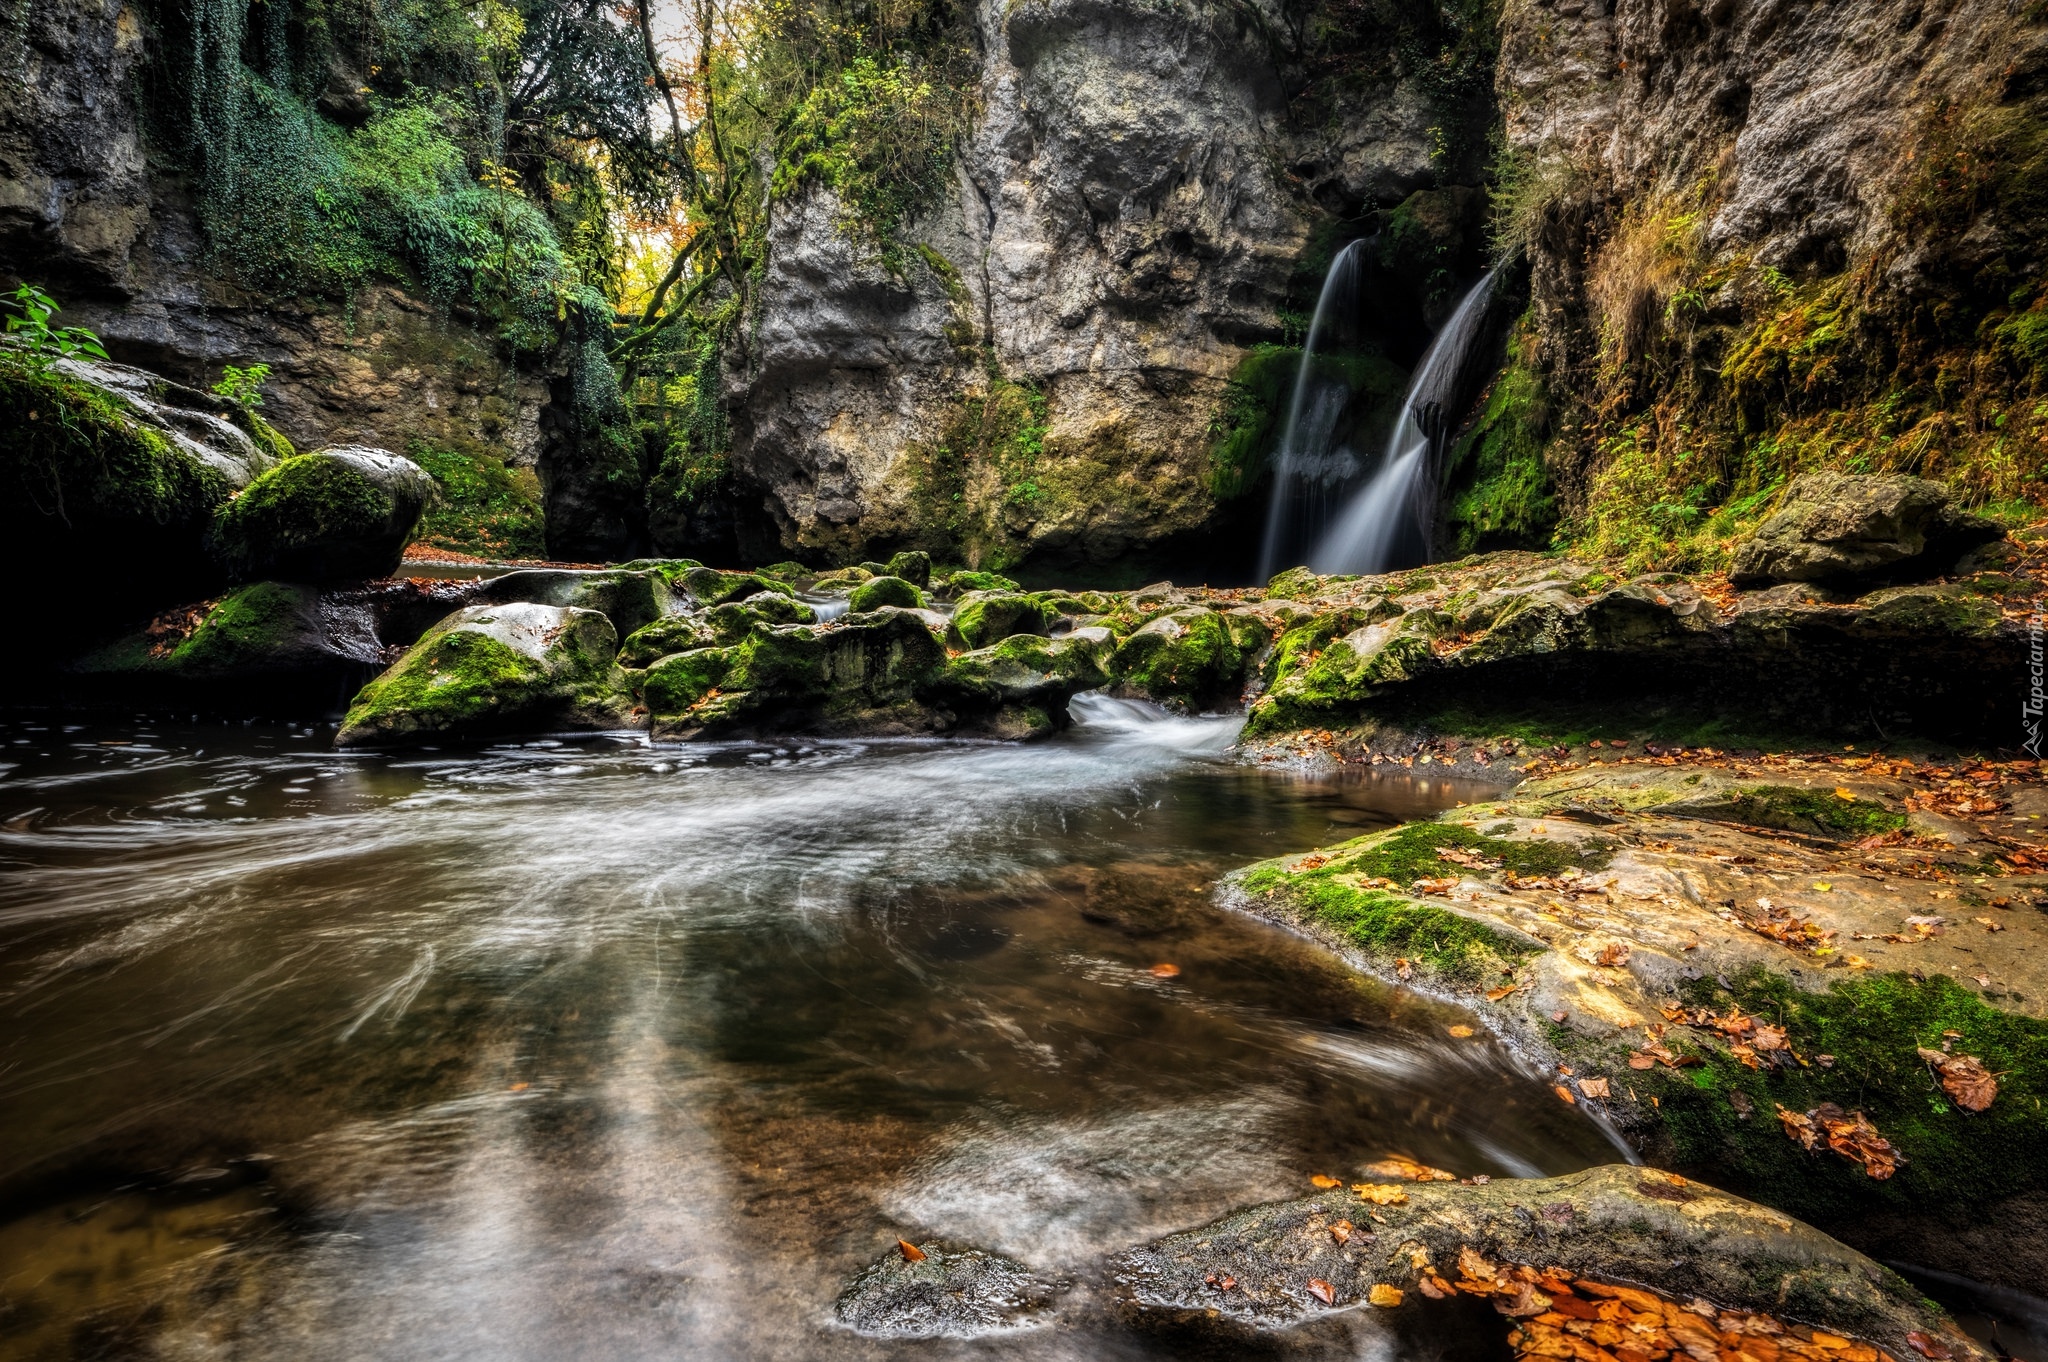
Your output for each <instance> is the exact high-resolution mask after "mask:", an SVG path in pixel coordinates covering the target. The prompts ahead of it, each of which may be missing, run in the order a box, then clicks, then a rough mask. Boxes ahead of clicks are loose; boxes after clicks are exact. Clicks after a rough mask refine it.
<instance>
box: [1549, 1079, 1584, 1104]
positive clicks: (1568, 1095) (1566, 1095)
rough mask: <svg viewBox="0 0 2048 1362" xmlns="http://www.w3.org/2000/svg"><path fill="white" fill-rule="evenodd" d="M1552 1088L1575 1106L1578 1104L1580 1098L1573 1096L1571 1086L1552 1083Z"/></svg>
mask: <svg viewBox="0 0 2048 1362" xmlns="http://www.w3.org/2000/svg"><path fill="white" fill-rule="evenodd" d="M1550 1090H1551V1091H1552V1092H1554V1093H1556V1094H1557V1095H1558V1096H1559V1097H1562V1098H1563V1099H1564V1100H1565V1101H1567V1102H1569V1103H1571V1104H1572V1105H1573V1106H1577V1105H1578V1102H1579V1099H1578V1098H1576V1097H1574V1096H1572V1092H1571V1089H1570V1088H1567V1087H1564V1086H1563V1085H1562V1084H1557V1083H1553V1084H1551V1085H1550Z"/></svg>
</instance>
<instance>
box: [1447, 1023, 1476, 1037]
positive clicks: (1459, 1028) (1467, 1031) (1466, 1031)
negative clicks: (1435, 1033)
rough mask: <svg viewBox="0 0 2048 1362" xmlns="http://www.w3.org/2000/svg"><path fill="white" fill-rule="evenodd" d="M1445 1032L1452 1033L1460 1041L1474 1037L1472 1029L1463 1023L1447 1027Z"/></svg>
mask: <svg viewBox="0 0 2048 1362" xmlns="http://www.w3.org/2000/svg"><path fill="white" fill-rule="evenodd" d="M1444 1030H1446V1031H1448V1032H1450V1033H1451V1035H1452V1036H1454V1037H1456V1038H1457V1039H1459V1040H1466V1039H1468V1038H1469V1037H1470V1036H1471V1035H1472V1028H1471V1027H1469V1026H1467V1025H1465V1024H1464V1023H1463V1022H1460V1023H1458V1024H1457V1025H1456V1026H1446V1027H1445V1028H1444Z"/></svg>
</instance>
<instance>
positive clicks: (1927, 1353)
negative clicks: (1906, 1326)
mask: <svg viewBox="0 0 2048 1362" xmlns="http://www.w3.org/2000/svg"><path fill="white" fill-rule="evenodd" d="M1906 1342H1907V1343H1908V1344H1910V1345H1912V1349H1913V1351H1914V1352H1916V1353H1918V1354H1920V1355H1921V1356H1922V1357H1925V1358H1931V1359H1932V1362H1949V1359H1950V1358H1952V1357H1954V1356H1955V1354H1954V1353H1952V1352H1950V1351H1949V1349H1948V1345H1947V1344H1945V1343H1943V1342H1942V1341H1941V1340H1940V1339H1938V1338H1932V1337H1929V1336H1928V1335H1926V1334H1923V1333H1921V1332H1920V1331H1919V1330H1918V1329H1915V1330H1913V1332H1911V1333H1909V1334H1907V1335H1906Z"/></svg>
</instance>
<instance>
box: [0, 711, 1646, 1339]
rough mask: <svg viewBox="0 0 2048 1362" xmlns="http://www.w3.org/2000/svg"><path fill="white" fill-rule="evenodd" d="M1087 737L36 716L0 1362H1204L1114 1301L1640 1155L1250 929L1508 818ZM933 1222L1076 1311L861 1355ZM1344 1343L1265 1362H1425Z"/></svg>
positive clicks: (1208, 742) (18, 780) (1364, 1328)
mask: <svg viewBox="0 0 2048 1362" xmlns="http://www.w3.org/2000/svg"><path fill="white" fill-rule="evenodd" d="M1077 705H1078V706H1079V709H1078V710H1077V713H1078V714H1079V717H1080V718H1081V719H1082V720H1083V722H1081V723H1080V724H1079V725H1078V726H1077V727H1076V728H1075V729H1074V730H1073V731H1072V732H1070V733H1069V734H1067V735H1064V736H1062V737H1060V738H1058V739H1055V740H1052V741H1049V742H1044V743H1039V744H1034V745H1030V746H1005V745H997V744H978V743H965V742H947V743H850V742H849V743H820V742H798V743H790V744H783V745H732V746H714V747H666V746H651V745H649V744H648V743H647V742H646V741H645V740H644V739H642V738H640V737H638V736H636V735H616V736H602V737H595V738H585V739H578V740H564V741H561V742H541V743H530V744H524V745H518V746H504V747H499V748H493V749H489V750H485V751H481V752H455V751H447V752H431V751H429V752H421V753H414V754H410V755H405V756H377V755H349V756H340V755H337V754H335V753H333V752H331V751H329V750H328V747H327V743H328V740H329V738H330V737H331V732H330V731H329V730H328V729H326V728H304V727H291V728H287V727H281V726H273V727H264V726H260V725H242V724H233V725H218V724H215V725H205V724H195V725H192V726H186V727H181V726H176V725H170V724H161V723H149V722H144V721H136V722H134V723H130V724H126V725H93V726H81V725H77V724H69V723H65V722H62V721H61V720H60V719H57V718H51V717H47V716H35V715H19V714H17V715H15V716H12V717H11V718H10V719H8V720H7V721H6V722H4V723H0V742H4V744H5V745H4V747H0V1113H4V1116H0V1357H7V1358H16V1357H19V1358H83V1357H121V1358H127V1357H166V1358H207V1359H230V1358H233V1359H240V1358H265V1359H271V1358H277V1359H283V1358H293V1359H327V1358H335V1359H340V1358H349V1359H383V1358H392V1359H414V1358H436V1359H438V1358H448V1359H457V1358H461V1359H536V1360H539V1359H563V1358H590V1359H614V1358H616V1359H628V1358H657V1357H659V1358H672V1359H718V1358H765V1357H773V1358H810V1357H819V1358H868V1357H898V1356H914V1357H919V1358H925V1357H931V1358H947V1357H1006V1358H1007V1357H1018V1358H1040V1357H1048V1358H1049V1357H1074V1358H1106V1357H1124V1356H1130V1357H1141V1356H1188V1355H1192V1354H1191V1352H1190V1348H1191V1347H1192V1346H1193V1345H1191V1344H1189V1343H1188V1342H1187V1341H1186V1340H1185V1339H1177V1340H1162V1339H1160V1338H1158V1337H1153V1336H1149V1335H1146V1334H1145V1333H1144V1332H1143V1331H1142V1330H1134V1329H1131V1328H1128V1327H1122V1326H1119V1325H1117V1324H1116V1323H1115V1318H1116V1317H1115V1312H1114V1311H1113V1310H1105V1309H1092V1308H1089V1307H1087V1306H1086V1304H1085V1302H1087V1301H1088V1300H1090V1299H1093V1300H1096V1301H1098V1302H1099V1301H1101V1300H1103V1299H1106V1296H1105V1293H1104V1291H1103V1290H1102V1282H1101V1272H1100V1266H1099V1264H1100V1260H1101V1259H1102V1257H1103V1256H1104V1255H1105V1254H1107V1253H1110V1252H1112V1251H1114V1250H1116V1249H1118V1248H1120V1247H1123V1246H1126V1245H1129V1244H1133V1243H1136V1242H1139V1241H1141V1240H1143V1239H1146V1238H1149V1237H1152V1236H1154V1235H1157V1234H1160V1233H1162V1232H1165V1231H1168V1230H1172V1229H1178V1228H1182V1227H1185V1226H1188V1225H1192V1224H1198V1223H1201V1222H1202V1221H1203V1220H1205V1219H1207V1218H1209V1217H1212V1216H1214V1215H1217V1214H1219V1213H1221V1212H1223V1211H1226V1210H1228V1209H1230V1208H1232V1207H1235V1206H1238V1205H1242V1204H1246V1203H1250V1202H1254V1201H1258V1200H1263V1199H1270V1198H1274V1197H1280V1196H1287V1195H1299V1194H1302V1193H1304V1192H1306V1191H1307V1190H1308V1183H1307V1179H1308V1178H1309V1176H1310V1175H1312V1174H1316V1173H1328V1174H1332V1175H1335V1176H1339V1177H1344V1176H1347V1175H1351V1174H1354V1173H1355V1172H1356V1170H1357V1169H1358V1168H1359V1167H1360V1166H1361V1165H1362V1164H1364V1163H1366V1162H1369V1161H1371V1160H1373V1159H1375V1158H1379V1157H1383V1156H1386V1155H1390V1154H1399V1155H1404V1156H1407V1157H1411V1158H1416V1159H1420V1160H1422V1161H1424V1162H1426V1163H1430V1164H1434V1165H1437V1166H1440V1167H1444V1168H1448V1169H1451V1170H1453V1171H1455V1172H1457V1173H1459V1174H1461V1175H1472V1174H1479V1173H1486V1174H1492V1175H1506V1174H1522V1175H1534V1174H1539V1173H1560V1172H1566V1171H1570V1170H1573V1169H1576V1168H1581V1167H1585V1166H1588V1165H1591V1164H1594V1163H1600V1162H1607V1161H1610V1160H1612V1159H1613V1158H1615V1157H1616V1154H1615V1151H1614V1150H1613V1148H1612V1147H1611V1146H1610V1145H1609V1144H1608V1143H1607V1141H1606V1140H1605V1138H1604V1137H1603V1136H1602V1135H1601V1133H1600V1132H1599V1131H1598V1130H1597V1129H1595V1128H1594V1127H1593V1126H1592V1125H1591V1124H1589V1123H1588V1122H1587V1121H1585V1120H1584V1118H1582V1117H1580V1116H1578V1115H1577V1114H1575V1113H1574V1112H1573V1111H1572V1110H1571V1109H1569V1108H1566V1107H1565V1106H1563V1104H1561V1103H1559V1102H1558V1101H1557V1100H1556V1099H1555V1097H1553V1096H1552V1095H1551V1094H1550V1092H1549V1090H1548V1089H1547V1087H1546V1086H1544V1085H1543V1084H1542V1083H1541V1082H1539V1081H1538V1080H1537V1079H1536V1078H1534V1077H1533V1076H1530V1075H1527V1074H1525V1073H1523V1072H1522V1071H1521V1070H1520V1069H1519V1068H1518V1067H1517V1066H1516V1065H1515V1064H1514V1062H1513V1061H1512V1060H1511V1059H1510V1057H1509V1056H1507V1055H1506V1054H1505V1053H1503V1052H1502V1051H1501V1050H1499V1049H1497V1048H1496V1047H1495V1046H1494V1045H1493V1044H1492V1043H1491V1042H1490V1041H1488V1040H1487V1039H1486V1037H1485V1033H1484V1031H1483V1030H1482V1031H1481V1032H1480V1033H1479V1034H1478V1035H1477V1036H1476V1037H1473V1038H1469V1039H1459V1038H1456V1037H1454V1036H1452V1035H1451V1034H1450V1032H1449V1030H1448V1028H1449V1027H1451V1026H1453V1025H1457V1024H1459V1023H1460V1022H1461V1021H1463V1020H1469V1019H1466V1018H1463V1017H1462V1016H1461V1014H1459V1013H1458V1012H1456V1011H1455V1010H1453V1009H1451V1008H1448V1007H1446V1006H1444V1005H1441V1004H1438V1003H1435V1002H1432V1001H1429V1000H1427V999H1423V998H1420V997H1417V996H1415V995H1412V994H1408V993H1405V992H1403V991H1400V990H1397V989H1392V988H1388V987H1384V986H1381V985H1379V984H1376V983H1374V982H1371V981H1368V980H1363V979H1361V978H1359V977H1357V976H1356V975H1354V974H1352V973H1351V972H1350V971H1348V970H1346V969H1345V968H1343V967H1342V965H1341V964H1340V963H1338V962H1337V961H1336V960H1334V959H1333V958H1332V957H1331V956H1329V955H1328V954H1326V953H1325V952H1323V951H1322V950H1320V949H1319V948H1317V947H1315V946H1313V945H1311V944H1309V943H1307V942H1305V941H1303V940H1301V939H1300V938H1298V937H1295V936H1293V935H1290V934H1288V933H1286V932H1283V931H1281V930H1279V929H1277V928H1274V927H1272V926H1269V925H1267V924H1264V923H1261V922H1258V921H1255V920H1252V919H1248V918H1245V917H1242V916H1240V915H1237V914H1233V913H1230V912H1227V911H1225V910H1222V909H1219V908H1217V907H1216V906H1214V904H1213V902H1212V901H1211V897H1210V894H1209V886H1210V884H1211V883H1212V882H1213V880H1214V878H1215V877H1216V876H1217V875H1218V874H1220V873H1222V872H1223V871H1225V870H1228V869H1231V868H1233V867H1235V866H1238V865H1242V864H1244V863H1246V862H1247V861H1250V860H1253V859H1257V858H1262V857H1266V856H1273V855H1279V854H1282V853H1290V852H1295V851H1300V850H1305V849H1308V848H1310V847H1314V846H1318V845H1327V844H1329V843H1330V842H1332V841H1335V840H1338V839H1340V838H1343V837H1347V836H1352V835H1356V834H1357V833H1358V832H1361V831H1365V830H1369V829H1370V828H1371V827H1374V826H1378V825H1381V824H1383V823H1386V822H1388V821H1391V820H1393V819H1396V818H1400V817H1409V816H1414V815H1416V814H1420V813H1424V812H1426V811H1428V810H1431V809H1435V808H1439V807H1443V806H1446V805H1448V804H1450V803H1453V802H1455V801H1457V800H1459V799H1477V798H1482V797H1484V795H1483V791H1481V790H1477V789H1473V788H1464V789H1460V788H1456V787H1454V786H1450V785H1447V784H1445V783H1444V782H1441V781H1436V782H1432V781H1430V780H1427V779H1418V778H1414V777H1413V776H1411V775H1409V774H1408V773H1405V772H1404V773H1402V774H1401V775H1399V776H1379V777H1374V776H1371V775H1367V774H1364V773H1360V774H1358V775H1356V776H1352V777H1349V778H1345V779H1337V778H1327V777H1326V778H1321V779H1311V778H1307V777H1302V776H1298V775H1285V774H1279V773H1275V772H1271V771H1262V770H1253V769H1246V768H1243V767H1239V766H1236V765H1232V764H1229V763H1228V762H1226V761H1223V760H1220V758H1221V757H1222V755H1223V753H1224V752H1225V749H1226V748H1227V746H1228V744H1229V742H1230V740H1231V737H1232V735H1233V728H1232V725H1231V723H1230V721H1225V720H1192V719H1172V718H1167V717H1164V716H1162V715H1160V714H1158V713H1157V712H1156V711H1149V710H1145V709H1142V708H1139V707H1137V706H1133V705H1128V704H1121V703H1118V702H1113V701H1106V700H1099V699H1097V700H1090V699H1087V698H1085V697H1084V699H1083V700H1082V701H1080V702H1077ZM1164 965H1171V966H1173V967H1175V969H1176V970H1177V971H1178V972H1177V973H1173V974H1171V975H1170V977H1166V976H1168V975H1169V972H1168V971H1166V970H1155V967H1158V966H1164ZM899 1236H901V1237H905V1238H910V1239H913V1240H924V1239H930V1238H938V1239H943V1240H946V1241H949V1242H953V1243H957V1244H963V1245H966V1244H972V1245H978V1246H981V1247H985V1248H989V1249H994V1250H998V1251H1001V1252H1004V1253H1007V1254H1010V1255H1013V1256H1015V1257H1017V1258H1019V1259H1021V1260H1023V1261H1024V1262H1025V1263H1027V1264H1029V1265H1031V1266H1032V1267H1034V1268H1037V1269H1039V1270H1041V1271H1042V1272H1044V1273H1046V1274H1048V1275H1050V1276H1055V1277H1058V1278H1060V1279H1061V1280H1063V1281H1064V1282H1066V1283H1068V1284H1069V1285H1068V1288H1067V1290H1068V1296H1067V1297H1066V1298H1065V1299H1067V1300H1068V1301H1069V1305H1068V1306H1064V1307H1061V1308H1059V1309H1057V1310H1055V1312H1054V1317H1053V1320H1054V1322H1053V1323H1051V1324H1047V1325H1044V1326H1041V1327H1037V1328H1033V1329H1030V1330H1024V1331H1015V1332H1010V1333H1007V1334H1001V1335H995V1336H988V1337H983V1338H978V1339H952V1340H927V1341H920V1342H906V1341H901V1340H895V1341H891V1340H877V1339H870V1338H865V1337H862V1336H859V1335H856V1334H853V1333H851V1332H848V1331H847V1330H845V1329H843V1328H841V1327H840V1326H838V1325H837V1324H835V1323H834V1318H833V1313H832V1303H833V1300H834V1297H835V1295H836V1293H837V1292H838V1290H839V1289H840V1287H841V1285H842V1283H843V1282H844V1281H845V1280H846V1279H847V1277H848V1276H849V1275H850V1274H851V1273H853V1272H855V1271H857V1270H858V1269H859V1268H860V1267H861V1265H863V1264H865V1263H867V1262H869V1261H871V1260H873V1259H874V1258H875V1257H876V1255H878V1254H879V1253H882V1252H884V1251H885V1250H887V1249H888V1248H889V1247H890V1246H892V1245H893V1244H894V1242H895V1240H896V1239H897V1238H898V1237H899ZM1346 1321H1347V1322H1345V1323H1343V1324H1341V1325H1332V1326H1329V1327H1324V1328H1314V1329H1306V1330H1302V1331H1300V1332H1299V1333H1298V1335H1295V1336H1280V1337H1277V1338H1274V1339H1270V1340H1267V1341H1265V1342H1264V1343H1262V1344H1261V1345H1260V1347H1259V1348H1258V1349H1257V1350H1256V1355H1259V1356H1271V1357H1276V1358H1278V1357H1308V1356H1317V1357H1321V1356H1359V1355H1368V1356H1392V1355H1394V1354H1395V1353H1397V1352H1405V1351H1408V1349H1407V1348H1406V1347H1405V1345H1398V1344H1397V1343H1396V1341H1394V1340H1392V1339H1391V1337H1390V1336H1386V1335H1383V1334H1381V1333H1379V1332H1377V1330H1378V1328H1379V1326H1378V1325H1376V1324H1375V1323H1374V1322H1373V1320H1372V1319H1371V1317H1370V1312H1359V1313H1357V1314H1353V1315H1350V1316H1347V1317H1346ZM1219 1346H1221V1345H1219ZM1495 1346H1496V1347H1497V1346H1498V1345H1497V1343H1496V1344H1495ZM1204 1355H1209V1354H1204ZM1214 1355H1219V1356H1247V1355H1252V1354H1251V1353H1249V1352H1247V1351H1245V1349H1244V1347H1243V1346H1242V1344H1241V1342H1240V1344H1237V1345H1231V1346H1230V1347H1228V1348H1225V1349H1224V1350H1223V1351H1222V1352H1219V1353H1215V1354H1214Z"/></svg>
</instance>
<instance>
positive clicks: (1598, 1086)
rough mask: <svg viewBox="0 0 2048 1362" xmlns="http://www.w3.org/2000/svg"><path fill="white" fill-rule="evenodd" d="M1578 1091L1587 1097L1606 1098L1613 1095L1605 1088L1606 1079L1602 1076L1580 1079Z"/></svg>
mask: <svg viewBox="0 0 2048 1362" xmlns="http://www.w3.org/2000/svg"><path fill="white" fill-rule="evenodd" d="M1579 1091H1580V1092H1582V1093H1584V1094H1585V1095H1586V1096H1588V1097H1600V1098H1606V1097H1611V1096H1613V1094H1612V1093H1611V1092H1609V1091H1608V1090H1607V1080H1606V1079H1604V1078H1582V1079H1580V1080H1579Z"/></svg>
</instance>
